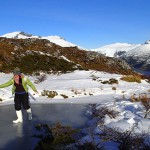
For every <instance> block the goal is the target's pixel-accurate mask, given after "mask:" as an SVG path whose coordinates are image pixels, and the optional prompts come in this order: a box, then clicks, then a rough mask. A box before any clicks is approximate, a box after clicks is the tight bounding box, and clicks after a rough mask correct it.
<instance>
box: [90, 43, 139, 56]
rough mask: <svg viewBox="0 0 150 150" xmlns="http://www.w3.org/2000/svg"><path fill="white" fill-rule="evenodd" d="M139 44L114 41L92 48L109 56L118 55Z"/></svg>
mask: <svg viewBox="0 0 150 150" xmlns="http://www.w3.org/2000/svg"><path fill="white" fill-rule="evenodd" d="M138 46H140V44H128V43H115V44H110V45H106V46H102V47H100V48H96V49H92V51H97V52H99V53H102V54H104V55H106V56H109V57H118V56H119V55H121V54H123V53H125V52H127V51H129V50H131V49H134V48H136V47H138Z"/></svg>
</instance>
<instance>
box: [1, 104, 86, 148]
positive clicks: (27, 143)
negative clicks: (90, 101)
mask: <svg viewBox="0 0 150 150" xmlns="http://www.w3.org/2000/svg"><path fill="white" fill-rule="evenodd" d="M85 106H86V104H31V109H32V112H33V120H32V121H28V120H27V114H26V112H25V111H23V115H24V122H23V123H20V124H13V123H12V121H13V120H14V119H16V113H15V110H14V106H13V105H7V106H1V107H0V149H4V150H10V149H12V150H19V149H21V150H29V149H33V147H34V145H35V142H36V139H35V138H33V137H32V136H33V134H34V133H35V125H36V124H39V123H43V124H49V125H53V124H55V123H57V122H60V123H62V124H63V125H70V126H72V127H75V128H83V127H84V126H86V122H87V121H88V117H87V116H85V111H86V107H85Z"/></svg>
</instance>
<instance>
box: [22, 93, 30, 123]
mask: <svg viewBox="0 0 150 150" xmlns="http://www.w3.org/2000/svg"><path fill="white" fill-rule="evenodd" d="M22 105H23V108H24V109H26V111H27V113H28V119H29V120H32V112H31V108H30V105H29V94H28V93H26V94H23V97H22Z"/></svg>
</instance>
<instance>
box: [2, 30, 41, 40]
mask: <svg viewBox="0 0 150 150" xmlns="http://www.w3.org/2000/svg"><path fill="white" fill-rule="evenodd" d="M1 37H6V38H13V39H26V38H40V37H39V36H34V35H32V34H28V33H25V32H23V31H16V32H11V33H7V34H4V35H2V36H1Z"/></svg>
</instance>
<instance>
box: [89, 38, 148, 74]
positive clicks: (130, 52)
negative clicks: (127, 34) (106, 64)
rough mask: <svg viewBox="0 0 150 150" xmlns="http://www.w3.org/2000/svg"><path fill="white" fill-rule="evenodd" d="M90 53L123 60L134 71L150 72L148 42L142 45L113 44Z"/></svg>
mask: <svg viewBox="0 0 150 150" xmlns="http://www.w3.org/2000/svg"><path fill="white" fill-rule="evenodd" d="M92 51H96V52H99V53H102V54H104V55H105V56H108V57H115V58H120V59H123V60H125V61H126V62H127V63H128V64H130V66H132V67H133V68H134V69H138V70H143V71H150V40H148V41H146V42H145V43H144V44H128V43H115V44H111V45H106V46H103V47H100V48H97V49H92Z"/></svg>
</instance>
